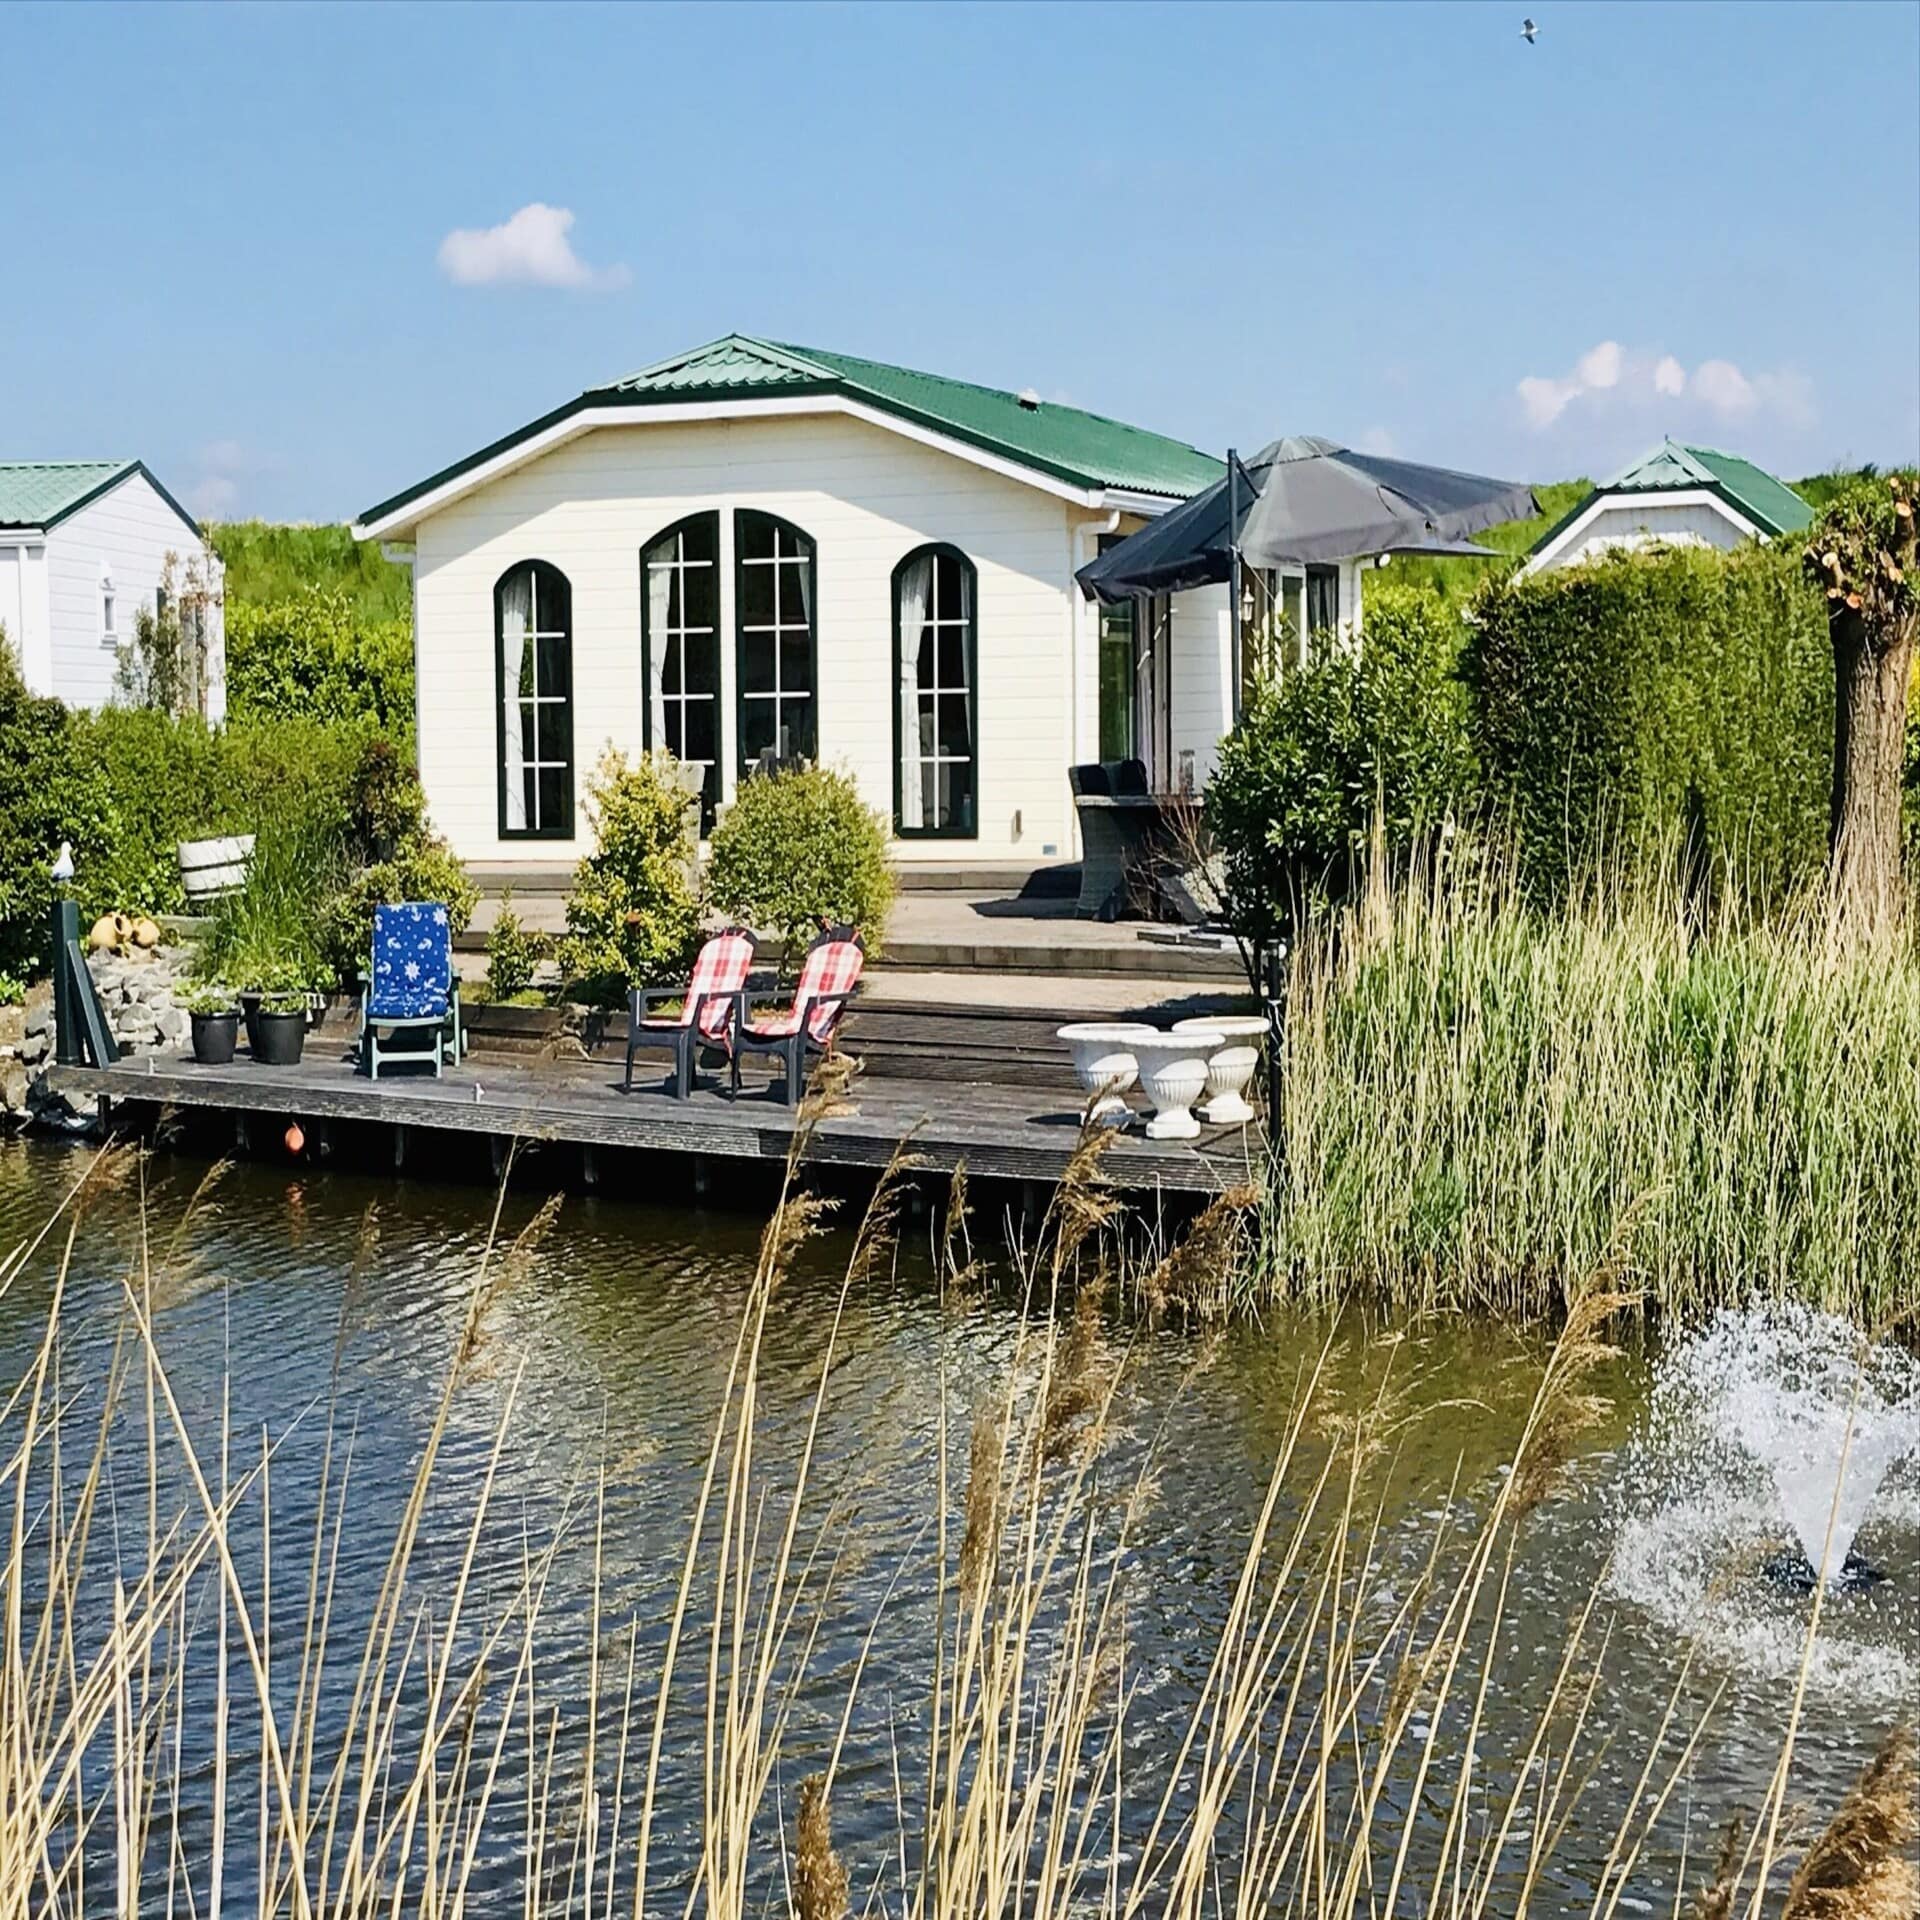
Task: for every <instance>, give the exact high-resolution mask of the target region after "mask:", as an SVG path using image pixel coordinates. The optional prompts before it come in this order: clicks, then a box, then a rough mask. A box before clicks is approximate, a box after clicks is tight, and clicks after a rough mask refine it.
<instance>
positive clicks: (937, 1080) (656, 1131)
mask: <svg viewBox="0 0 1920 1920" xmlns="http://www.w3.org/2000/svg"><path fill="white" fill-rule="evenodd" d="M636 1064H637V1068H638V1072H639V1073H640V1075H641V1076H642V1077H641V1078H640V1080H639V1081H638V1083H637V1084H636V1086H635V1088H634V1091H633V1092H632V1093H630V1094H627V1093H622V1092H621V1091H620V1086H619V1081H620V1068H621V1062H620V1059H619V1057H618V1055H617V1054H616V1055H614V1056H613V1057H608V1055H607V1054H606V1053H604V1052H601V1053H596V1054H595V1055H593V1056H590V1057H585V1058H573V1059H565V1058H561V1059H541V1058H538V1057H529V1056H527V1055H524V1054H523V1055H518V1056H515V1055H510V1054H487V1053H484V1052H482V1053H476V1054H475V1055H474V1056H473V1057H472V1058H471V1059H469V1060H468V1061H467V1062H466V1063H465V1064H464V1065H462V1066H461V1067H459V1068H457V1069H449V1070H448V1071H447V1073H446V1074H445V1075H444V1076H443V1077H442V1078H440V1079H439V1080H435V1079H433V1078H432V1077H431V1076H430V1075H427V1074H424V1073H422V1072H420V1071H419V1070H417V1069H415V1070H411V1071H409V1070H404V1069H403V1070H401V1071H399V1072H396V1073H395V1074H394V1075H393V1077H392V1078H384V1077H383V1078H382V1079H381V1080H379V1081H378V1082H374V1081H370V1080H368V1079H367V1078H365V1076H364V1075H362V1074H361V1073H359V1072H358V1071H357V1070H356V1068H355V1066H354V1064H353V1061H352V1058H351V1055H350V1053H349V1051H348V1050H347V1049H346V1048H345V1047H344V1046H343V1044H342V1036H341V1035H340V1033H339V1032H338V1030H337V1029H334V1028H331V1027H323V1028H321V1029H320V1030H319V1031H317V1032H316V1033H314V1034H313V1035H311V1036H310V1037H309V1041H308V1046H307V1054H306V1058H305V1059H304V1060H303V1061H302V1062H301V1064H300V1065H299V1066H297V1067H264V1066H256V1065H255V1064H254V1063H253V1062H252V1061H251V1060H249V1059H248V1058H247V1057H246V1055H245V1053H244V1051H243V1052H242V1053H241V1054H240V1055H239V1056H238V1057H237V1058H236V1059H235V1061H234V1063H233V1064H232V1065H231V1066H226V1067H203V1066H200V1065H198V1064H197V1063H196V1062H195V1061H194V1060H193V1059H192V1057H191V1056H190V1055H186V1054H154V1055H146V1056H142V1057H140V1058H138V1059H131V1060H125V1061H122V1062H120V1063H119V1064H118V1065H115V1066H111V1067H107V1068H104V1069H101V1068H93V1067H55V1068H52V1069H51V1070H50V1072H49V1076H48V1077H49V1084H50V1085H51V1086H52V1088H53V1089H54V1090H55V1091H57V1092H59V1093H61V1094H64V1095H65V1096H66V1097H67V1098H68V1099H69V1100H71V1101H72V1102H74V1103H75V1104H76V1105H78V1106H82V1107H90V1106H92V1105H94V1104H95V1103H97V1102H99V1101H100V1100H102V1099H104V1100H106V1101H107V1102H109V1103H110V1108H117V1107H133V1108H136V1109H140V1110H142V1111H144V1112H147V1113H151V1112H152V1111H154V1110H156V1109H160V1108H174V1109H199V1110H210V1111H212V1112H215V1113H224V1114H231V1115H234V1116H236V1117H238V1118H239V1120H240V1122H241V1124H242V1125H244V1120H245V1116H248V1115H255V1114H257V1115H262V1116H283V1117H286V1118H290V1119H298V1120H300V1121H301V1122H303V1123H304V1124H307V1125H308V1126H309V1127H311V1123H314V1122H321V1123H332V1122H341V1123H347V1124H366V1125H373V1126H385V1127H388V1128H398V1129H413V1128H424V1129H432V1130H438V1131H442V1132H447V1133H459V1134H479V1135H484V1136H488V1137H490V1138H491V1139H493V1140H496V1141H502V1142H504V1141H506V1140H509V1139H513V1138H516V1137H517V1138H521V1139H526V1140H545V1141H560V1142H568V1143H573V1144H576V1145H579V1146H581V1147H586V1148H637V1149H641V1150H645V1151H650V1152H664V1153H678V1154H692V1155H701V1156H715V1157H719V1158H723V1159H727V1158H730V1159H747V1160H759V1161H779V1160H783V1159H784V1158H785V1157H786V1155H787V1152H788V1148H789V1145H790V1143H791V1140H792V1136H793V1128H794V1124H795V1114H794V1113H793V1111H792V1110H791V1109H789V1108H788V1107H787V1106H785V1105H784V1104H783V1103H782V1102H781V1101H780V1100H778V1099H777V1098H776V1097H775V1096H774V1095H773V1093H772V1091H771V1088H770V1083H768V1082H766V1081H764V1080H761V1081H758V1082H752V1081H750V1082H749V1083H748V1085H747V1086H746V1087H745V1088H743V1089H742V1092H741V1095H740V1098H739V1099H737V1100H733V1099H729V1098H728V1097H727V1096H726V1095H725V1094H724V1093H723V1092H721V1091H718V1090H716V1088H715V1086H714V1085H713V1084H711V1083H710V1084H707V1085H704V1086H702V1087H700V1088H699V1089H697V1090H696V1092H695V1094H694V1096H693V1098H692V1099H691V1100H687V1101H679V1100H676V1099H674V1098H673V1097H672V1096H671V1095H670V1094H669V1093H667V1092H666V1091H665V1089H664V1087H663V1085H662V1083H661V1078H660V1075H661V1072H662V1070H663V1068H664V1066H665V1061H664V1058H663V1057H662V1056H657V1055H644V1056H642V1058H641V1060H640V1061H639V1062H638V1063H636ZM983 1067H984V1068H985V1072H984V1073H983ZM990 1072H991V1067H990V1066H989V1065H987V1064H986V1063H975V1062H970V1061H968V1060H967V1059H966V1058H964V1057H960V1058H956V1059H954V1060H952V1061H951V1062H949V1063H948V1064H947V1065H946V1066H945V1069H944V1070H943V1068H942V1065H941V1063H939V1062H937V1061H933V1060H928V1061H926V1062H925V1063H924V1065H923V1066H922V1067H921V1070H920V1071H918V1072H902V1071H901V1070H900V1066H899V1065H898V1064H896V1065H894V1066H893V1068H892V1070H891V1071H889V1072H885V1073H869V1074H863V1075H862V1076H860V1078H858V1079H857V1080H856V1081H855V1083H854V1086H853V1089H852V1092H851V1094H850V1096H849V1104H850V1105H851V1106H852V1108H853V1109H854V1110H853V1111H852V1112H850V1113H845V1114H837V1115H835V1116H833V1117H831V1118H829V1119H826V1120H823V1121H822V1122H821V1123H820V1125H819V1128H818V1130H817V1132H816V1134H815V1137H814V1140H813V1143H812V1147H811V1158H812V1159H813V1160H815V1161H817V1162H819V1163H821V1164H823V1165H827V1166H840V1167H850V1168H873V1169H877V1168H879V1167H882V1166H884V1165H885V1164H886V1162H887V1160H888V1158H889V1157H890V1155H891V1154H892V1152H893V1150H894V1148H895V1146H896V1145H897V1144H898V1143H899V1142H900V1141H902V1140H903V1139H905V1138H906V1137H907V1135H909V1134H911V1135H912V1136H913V1141H912V1144H913V1149H914V1151H915V1152H916V1153H917V1154H919V1155H920V1157H921V1158H922V1160H923V1161H924V1162H925V1164H926V1165H927V1167H928V1168H929V1169H931V1170H934V1171H938V1172H947V1171H950V1170H951V1169H952V1168H953V1166H954V1165H955V1163H956V1162H957V1161H960V1160H962V1159H964V1160H965V1161H966V1163H967V1166H968V1169H969V1171H971V1172H973V1173H976V1174H980V1175H983V1176H987V1177H994V1178H1002V1179H1010V1180H1023V1181H1044V1182H1048V1183H1051V1182H1053V1181H1056V1180H1058V1178H1059V1177H1060V1175H1061V1173H1062V1172H1063V1171H1064V1170H1065V1167H1066V1164H1067V1160H1068V1156H1069V1155H1070V1154H1071V1153H1072V1151H1073V1148H1074V1145H1075V1143H1076V1141H1077V1139H1078V1137H1079V1111H1078V1107H1077V1105H1076V1100H1077V1095H1076V1093H1075V1092H1074V1090H1073V1089H1072V1086H1071V1083H1070V1081H1069V1082H1067V1083H1066V1084H1065V1085H1054V1084H1048V1085H1036V1084H1024V1085H1023V1084H1018V1083H1016V1084H1011V1085H1003V1084H999V1083H997V1082H996V1081H994V1080H993V1079H992V1078H990V1077H986V1075H988V1074H990ZM400 1138H401V1139H404V1134H402V1135H401V1136H400ZM1263 1157H1264V1153H1263V1147H1262V1143H1261V1140H1260V1138H1259V1135H1258V1133H1257V1132H1256V1131H1250V1130H1241V1129H1238V1128H1222V1129H1216V1130H1210V1131H1209V1132H1208V1133H1205V1134H1203V1135H1202V1136H1201V1138H1200V1139H1199V1140H1197V1141H1191V1142H1182V1141H1156V1140H1148V1139H1147V1138H1146V1137H1145V1136H1144V1134H1143V1133H1141V1132H1139V1131H1138V1130H1132V1131H1129V1132H1128V1133H1127V1135H1126V1136H1124V1137H1123V1138H1122V1139H1120V1140H1119V1141H1117V1142H1115V1144H1114V1146H1113V1147H1112V1149H1111V1150H1110V1151H1109V1152H1108V1154H1107V1155H1106V1158H1105V1162H1104V1164H1105V1167H1106V1170H1107V1174H1108V1177H1109V1178H1110V1179H1111V1180H1113V1182H1114V1183H1115V1184H1116V1185H1117V1186H1119V1187H1121V1188H1123V1189H1126V1190H1127V1191H1129V1192H1132V1193H1135V1194H1141V1193H1151V1192H1153V1191H1156V1190H1165V1191H1168V1192H1186V1193H1195V1194H1205V1193H1210V1192H1215V1191H1218V1190H1220V1189H1221V1188H1223V1187H1226V1186H1230V1185H1233V1184H1236V1183H1238V1182H1240V1181H1244V1180H1246V1179H1247V1178H1248V1177H1249V1175H1250V1172H1251V1171H1252V1169H1253V1168H1254V1167H1255V1166H1257V1165H1258V1164H1259V1163H1260V1161H1261V1160H1262V1159H1263Z"/></svg>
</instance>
